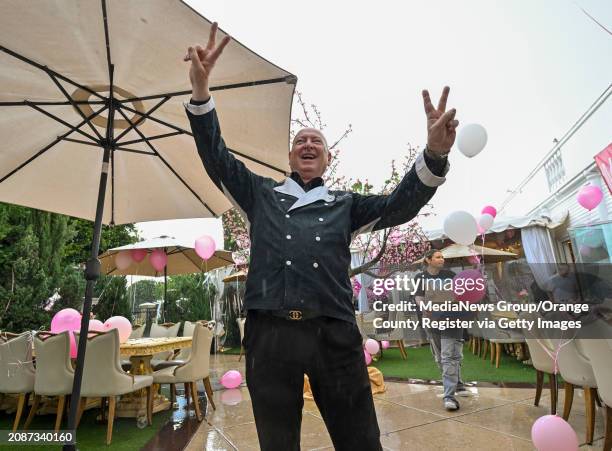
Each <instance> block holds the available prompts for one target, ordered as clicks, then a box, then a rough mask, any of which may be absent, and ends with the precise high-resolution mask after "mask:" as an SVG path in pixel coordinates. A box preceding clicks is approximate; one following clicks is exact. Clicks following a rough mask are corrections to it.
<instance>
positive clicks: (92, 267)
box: [63, 65, 115, 451]
mask: <svg viewBox="0 0 612 451" xmlns="http://www.w3.org/2000/svg"><path fill="white" fill-rule="evenodd" d="M109 72H110V95H109V102H108V122H107V125H106V139H102V140H101V142H100V146H101V147H103V148H104V154H103V156H102V171H101V172H100V185H99V187H98V203H97V205H96V219H95V221H94V232H93V242H92V243H91V255H90V258H89V260H87V264H86V266H85V280H87V285H86V287H85V300H84V302H83V317H82V319H81V331H80V335H79V345H78V348H77V360H76V367H75V369H74V381H73V383H72V393H71V395H70V412H69V413H68V430H69V431H73V433H74V435H73V441H72V443H71V444H64V446H63V450H64V451H76V449H77V448H76V417H77V412H78V410H79V404H80V402H81V382H82V380H83V367H84V365H85V350H86V346H87V332H88V330H89V315H90V313H91V298H92V297H93V290H94V286H95V284H96V280H98V279H99V278H100V260H98V254H99V253H100V238H101V236H102V216H103V213H104V199H105V197H106V184H107V181H108V169H109V162H110V155H111V152H112V151H113V149H112V147H113V145H114V144H113V142H114V136H113V131H114V113H115V108H114V104H113V102H114V99H113V72H114V67H113V65H109Z"/></svg>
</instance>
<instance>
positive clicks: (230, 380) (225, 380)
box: [220, 370, 242, 388]
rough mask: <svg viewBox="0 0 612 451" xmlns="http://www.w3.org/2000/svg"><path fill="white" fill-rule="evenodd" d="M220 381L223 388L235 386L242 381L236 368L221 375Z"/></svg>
mask: <svg viewBox="0 0 612 451" xmlns="http://www.w3.org/2000/svg"><path fill="white" fill-rule="evenodd" d="M220 382H221V385H223V386H224V387H225V388H236V387H238V386H240V384H241V383H242V374H240V372H239V371H236V370H229V371H228V372H226V373H225V374H224V375H223V376H221V380H220Z"/></svg>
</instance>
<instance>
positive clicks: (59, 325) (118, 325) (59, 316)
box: [51, 308, 132, 359]
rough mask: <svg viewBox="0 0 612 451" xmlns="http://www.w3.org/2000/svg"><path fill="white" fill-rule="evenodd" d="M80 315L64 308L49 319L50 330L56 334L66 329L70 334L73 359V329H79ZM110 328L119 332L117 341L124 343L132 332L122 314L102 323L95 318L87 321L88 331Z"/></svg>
mask: <svg viewBox="0 0 612 451" xmlns="http://www.w3.org/2000/svg"><path fill="white" fill-rule="evenodd" d="M81 319H82V315H81V313H80V312H78V311H77V310H75V309H72V308H65V309H63V310H60V311H59V312H57V313H56V314H55V315H54V316H53V319H51V332H52V333H54V334H58V333H60V332H65V331H68V333H69V335H70V357H72V358H73V359H74V358H76V356H77V345H76V339H75V338H74V331H79V330H81ZM111 329H117V330H118V332H119V341H120V342H121V343H125V342H126V341H127V339H128V338H130V334H131V333H132V324H131V323H130V321H129V320H128V319H127V318H124V317H123V316H112V317H110V318H109V319H107V320H106V321H105V322H104V323H103V322H102V321H99V320H97V319H92V320H90V321H89V329H88V331H89V332H94V331H95V332H108V331H109V330H111Z"/></svg>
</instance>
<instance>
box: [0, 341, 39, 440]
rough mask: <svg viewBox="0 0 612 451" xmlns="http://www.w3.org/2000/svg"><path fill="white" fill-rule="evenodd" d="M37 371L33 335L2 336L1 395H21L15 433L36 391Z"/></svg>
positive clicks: (0, 345) (0, 360)
mask: <svg viewBox="0 0 612 451" xmlns="http://www.w3.org/2000/svg"><path fill="white" fill-rule="evenodd" d="M34 379H35V370H34V363H33V361H32V334H31V333H30V332H24V333H23V334H12V333H10V332H3V333H2V335H0V393H4V394H16V395H19V400H18V401H17V412H16V413H15V421H14V422H13V432H14V431H16V430H17V428H18V427H19V421H20V420H21V415H22V413H23V408H24V406H27V404H28V398H29V396H30V393H32V392H33V391H34Z"/></svg>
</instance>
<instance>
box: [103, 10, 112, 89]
mask: <svg viewBox="0 0 612 451" xmlns="http://www.w3.org/2000/svg"><path fill="white" fill-rule="evenodd" d="M102 20H103V21H104V41H105V44H106V64H107V66H108V79H109V82H110V84H111V85H112V84H113V82H112V80H113V73H112V71H113V65H112V62H111V55H110V37H109V34H108V17H107V14H106V0H102Z"/></svg>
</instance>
